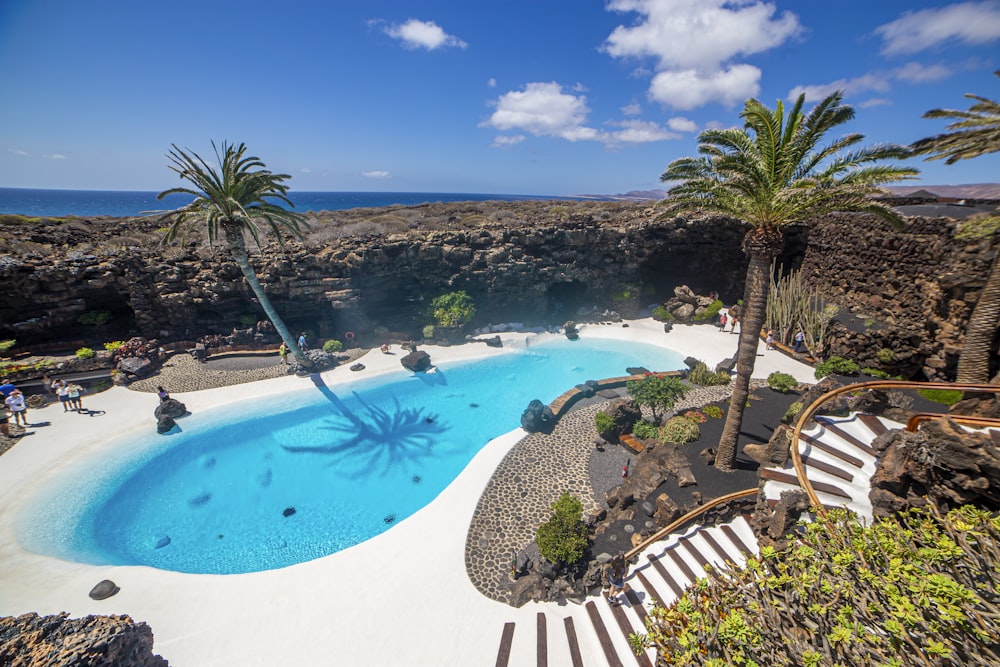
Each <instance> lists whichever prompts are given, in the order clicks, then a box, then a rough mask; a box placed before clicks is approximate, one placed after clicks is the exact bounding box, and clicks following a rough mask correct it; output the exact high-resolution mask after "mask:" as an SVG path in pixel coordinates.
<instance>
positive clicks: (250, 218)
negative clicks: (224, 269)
mask: <svg viewBox="0 0 1000 667" xmlns="http://www.w3.org/2000/svg"><path fill="white" fill-rule="evenodd" d="M212 148H213V149H214V150H215V158H216V161H217V164H218V167H216V166H214V165H211V164H209V163H208V162H206V161H205V160H204V159H203V158H202V157H201V156H200V155H198V154H197V153H195V152H193V151H185V150H182V149H180V148H178V147H177V146H176V145H175V144H173V145H171V150H170V152H169V153H167V158H169V160H170V162H171V164H170V165H169V166H170V169H171V170H173V171H174V172H176V173H177V174H178V175H179V176H180V178H181V179H182V180H185V181H188V182H189V183H190V184H191V185H190V187H178V188H171V189H169V190H165V191H163V192H161V193H160V194H159V195H157V199H163V198H164V197H166V196H167V195H171V194H175V193H177V194H185V195H190V196H192V197H193V198H194V199H193V201H192V202H191V203H190V204H188V205H186V206H182V207H181V208H179V209H176V210H174V211H170V212H169V213H167V215H166V217H167V218H168V219H169V220H171V221H172V222H171V225H170V227H169V228H168V229H167V232H166V234H165V235H164V237H163V242H164V243H165V244H166V243H171V242H173V241H175V240H178V239H180V240H181V241H182V242H183V240H184V238H185V237H187V235H188V233H190V232H191V231H192V230H193V229H195V228H199V229H202V230H203V231H204V232H205V234H206V235H207V236H208V240H209V243H214V242H215V241H216V240H217V239H218V238H219V236H220V232H221V236H222V239H223V241H224V242H225V245H226V249H227V250H228V251H229V255H230V256H231V257H232V258H233V261H235V262H236V264H237V266H239V267H240V270H241V271H243V276H244V277H245V278H246V281H247V284H249V285H250V289H251V290H253V293H254V295H255V296H256V297H257V301H258V302H259V303H260V306H261V308H263V309H264V312H265V313H266V314H267V317H268V319H270V320H271V322H272V323H273V324H274V328H275V329H276V330H277V331H278V334H279V335H280V336H281V339H282V340H283V341H284V342H285V345H286V346H287V347H288V349H289V350H290V351H291V353H292V354H293V355H294V357H295V359H296V361H297V362H298V364H299V366H300V367H302V368H312V366H313V364H312V362H311V361H310V360H309V359H308V358H307V357H306V356H305V355H304V354H303V353H302V350H301V349H300V348H299V345H298V342H297V340H296V339H295V338H294V337H293V336H292V335H291V333H290V332H289V331H288V327H287V326H285V322H284V321H283V320H282V319H281V316H279V315H278V312H277V311H276V310H275V309H274V306H273V305H272V304H271V300H270V299H269V298H268V296H267V293H266V292H265V291H264V288H263V287H262V286H261V284H260V280H258V278H257V272H256V271H254V268H253V266H251V264H250V260H249V257H248V255H247V247H246V236H247V235H248V234H249V235H250V238H252V239H253V240H254V243H255V244H256V245H257V247H258V248H260V247H261V232H262V231H263V230H264V229H269V230H270V231H271V233H272V234H274V236H275V237H276V238H277V239H278V241H279V242H281V241H282V236H281V232H282V230H284V231H286V232H290V233H291V234H293V235H294V236H296V237H297V238H300V239H301V238H302V228H303V227H305V226H306V222H305V218H304V216H303V215H302V214H300V213H294V212H292V211H289V210H287V209H285V208H283V207H282V206H281V205H280V204H286V205H288V206H289V207H292V208H294V206H295V205H294V204H292V202H291V200H289V199H288V196H287V195H288V186H287V185H285V183H284V182H285V181H286V180H288V179H289V178H291V176H289V175H287V174H274V173H271V172H270V171H268V170H267V168H266V166H265V165H264V163H263V162H261V161H260V158H256V157H248V156H246V150H247V149H246V145H245V144H240V145H239V146H234V145H233V144H229V143H227V142H223V143H222V146H221V147H217V146H216V145H215V142H214V141H213V142H212ZM276 202H277V203H276Z"/></svg>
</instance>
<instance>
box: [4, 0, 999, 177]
mask: <svg viewBox="0 0 1000 667" xmlns="http://www.w3.org/2000/svg"><path fill="white" fill-rule="evenodd" d="M996 69H1000V0H988V1H972V2H943V1H941V2H929V1H924V2H921V1H916V0H910V1H905V2H904V1H900V0H868V1H866V2H860V1H856V0H840V1H838V2H832V1H830V0H777V1H774V2H759V1H756V0H728V1H727V0H607V1H605V0H492V1H489V0H476V1H461V2H460V1H457V0H442V1H434V0H427V1H423V0H393V1H390V0H363V1H362V0H324V1H311V0H289V1H288V2H284V3H275V2H263V1H259V0H240V1H239V2H235V1H234V2H230V1H224V0H172V1H171V2H169V3H161V2H145V1H139V2H137V1H135V0H93V1H91V2H80V1H78V0H2V1H0V86H2V88H0V89H2V91H3V103H2V104H0V186H5V187H32V188H71V189H113V190H162V189H166V188H168V187H173V186H174V185H175V184H176V177H175V175H174V174H173V173H172V172H170V171H169V170H168V169H167V160H166V158H165V157H164V154H165V153H166V152H167V150H169V148H170V145H171V144H172V143H176V144H178V145H179V146H181V147H185V148H190V149H192V150H195V151H197V152H199V153H201V154H203V155H207V154H210V153H211V141H212V140H215V141H217V142H218V141H221V140H229V141H235V142H241V141H242V142H246V144H247V146H248V147H249V149H250V152H251V153H252V154H254V155H257V156H259V157H260V158H262V159H263V160H264V162H265V163H266V164H267V165H268V167H269V168H270V169H272V170H273V171H275V172H281V173H288V174H290V175H292V179H291V181H290V185H291V187H292V189H293V190H298V191H316V190H318V191H354V190H360V191H379V190H385V191H413V192H476V193H509V194H542V195H565V194H584V193H602V194H611V193H619V192H626V191H629V190H646V189H653V188H658V187H662V184H661V183H660V182H659V175H660V174H661V173H662V172H663V169H664V168H665V167H666V165H667V164H668V163H669V162H670V161H671V160H674V159H676V158H678V157H683V156H685V155H692V154H694V153H695V152H696V150H697V134H698V132H699V131H700V130H703V129H705V128H706V127H713V126H732V125H735V124H737V122H738V114H739V111H740V109H741V108H742V104H743V101H744V100H745V99H746V98H748V97H757V98H758V99H761V100H763V101H764V102H766V103H767V104H768V105H773V104H774V102H775V100H778V99H781V100H789V99H792V98H794V97H795V96H796V95H798V94H799V92H803V91H804V92H806V93H807V96H808V99H810V100H816V99H819V98H821V97H822V96H823V95H825V94H827V93H828V92H830V91H832V90H834V89H838V88H839V89H842V90H844V91H845V93H846V101H847V102H849V103H850V104H852V105H854V106H855V108H856V111H857V116H856V119H855V120H854V121H853V122H852V123H850V124H849V125H848V126H846V128H845V131H852V132H860V133H862V134H864V135H866V138H867V140H868V141H869V142H872V143H875V142H877V143H910V142H912V141H914V140H916V139H920V138H922V137H925V136H928V135H931V134H936V133H938V132H940V131H942V130H943V129H944V125H945V123H944V122H943V121H938V120H925V119H922V118H921V115H922V114H923V113H924V112H925V111H927V110H928V109H931V108H935V107H946V108H953V109H955V108H957V109H965V108H967V107H968V106H969V104H970V102H969V100H967V99H966V98H964V97H963V95H964V94H965V93H970V92H971V93H976V94H979V95H983V96H985V97H990V98H992V99H997V98H1000V78H997V77H996V76H994V75H993V74H992V72H993V71H994V70H996ZM914 162H915V163H916V164H917V166H919V167H920V168H921V169H922V171H923V175H922V180H921V182H922V183H925V184H944V183H949V184H958V183H982V182H997V181H1000V155H996V154H995V155H992V156H986V157H981V158H977V159H975V160H968V161H964V162H960V163H957V164H955V165H952V166H945V165H944V164H943V163H942V162H930V163H929V162H923V161H914Z"/></svg>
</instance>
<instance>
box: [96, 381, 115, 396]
mask: <svg viewBox="0 0 1000 667" xmlns="http://www.w3.org/2000/svg"><path fill="white" fill-rule="evenodd" d="M113 386H114V385H113V384H111V381H110V380H98V381H97V382H95V383H94V384H92V385H90V393H92V394H96V393H98V392H102V391H106V390H108V389H111V387H113Z"/></svg>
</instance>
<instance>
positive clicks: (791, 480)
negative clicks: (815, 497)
mask: <svg viewBox="0 0 1000 667" xmlns="http://www.w3.org/2000/svg"><path fill="white" fill-rule="evenodd" d="M760 476H761V478H762V479H769V480H772V481H775V482H782V483H784V484H791V485H792V486H799V478H798V477H796V476H795V475H790V474H788V473H786V472H780V471H778V470H774V469H772V468H761V469H760ZM809 482H810V483H811V484H812V487H813V489H815V490H816V491H821V492H823V493H827V494H829V495H831V496H837V497H838V498H845V499H847V500H853V499H852V498H851V496H850V495H849V494H848V493H847V492H846V491H844V490H842V489H839V488H837V487H836V486H834V485H832V484H827V483H826V482H814V481H812V480H809Z"/></svg>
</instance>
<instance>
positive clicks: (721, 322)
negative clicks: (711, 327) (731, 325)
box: [719, 313, 729, 333]
mask: <svg viewBox="0 0 1000 667" xmlns="http://www.w3.org/2000/svg"><path fill="white" fill-rule="evenodd" d="M728 320H729V318H728V317H726V314H725V313H722V314H721V315H719V333H725V332H726V322H727V321H728Z"/></svg>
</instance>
